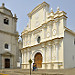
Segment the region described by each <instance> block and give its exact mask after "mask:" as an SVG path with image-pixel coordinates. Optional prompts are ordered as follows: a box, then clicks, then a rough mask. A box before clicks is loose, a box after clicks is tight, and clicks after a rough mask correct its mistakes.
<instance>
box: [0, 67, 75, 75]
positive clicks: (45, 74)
mask: <svg viewBox="0 0 75 75" xmlns="http://www.w3.org/2000/svg"><path fill="white" fill-rule="evenodd" d="M0 73H5V74H8V75H30V70H25V69H0ZM31 75H75V68H72V69H59V70H52V69H51V70H45V69H44V70H38V71H32V74H31Z"/></svg>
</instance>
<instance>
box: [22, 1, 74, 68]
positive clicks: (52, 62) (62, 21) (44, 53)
mask: <svg viewBox="0 0 75 75" xmlns="http://www.w3.org/2000/svg"><path fill="white" fill-rule="evenodd" d="M28 17H29V24H28V25H27V28H26V29H24V31H23V32H22V35H21V36H22V39H23V48H22V49H21V53H22V64H21V66H22V69H29V62H28V61H29V59H30V58H31V60H32V61H33V62H32V65H33V63H36V64H37V67H38V69H64V68H73V67H75V32H73V31H72V30H70V29H68V28H67V25H66V20H67V16H66V13H65V12H64V11H60V10H59V7H58V8H57V11H56V12H53V9H52V8H51V11H50V12H49V4H47V3H46V2H43V3H41V4H39V5H38V6H37V7H35V8H34V9H33V10H32V11H31V12H30V13H29V14H28Z"/></svg>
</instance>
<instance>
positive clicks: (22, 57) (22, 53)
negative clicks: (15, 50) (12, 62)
mask: <svg viewBox="0 0 75 75" xmlns="http://www.w3.org/2000/svg"><path fill="white" fill-rule="evenodd" d="M23 56H24V53H23V51H22V64H23Z"/></svg>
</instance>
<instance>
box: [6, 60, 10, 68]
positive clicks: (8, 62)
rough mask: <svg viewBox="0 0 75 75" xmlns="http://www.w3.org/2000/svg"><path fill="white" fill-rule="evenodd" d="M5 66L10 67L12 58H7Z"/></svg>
mask: <svg viewBox="0 0 75 75" xmlns="http://www.w3.org/2000/svg"><path fill="white" fill-rule="evenodd" d="M5 68H10V59H5Z"/></svg>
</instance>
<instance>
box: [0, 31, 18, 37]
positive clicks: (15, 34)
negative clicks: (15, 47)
mask: <svg viewBox="0 0 75 75" xmlns="http://www.w3.org/2000/svg"><path fill="white" fill-rule="evenodd" d="M0 33H5V34H9V35H13V36H18V37H19V35H18V34H17V33H10V32H6V31H3V30H0Z"/></svg>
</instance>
